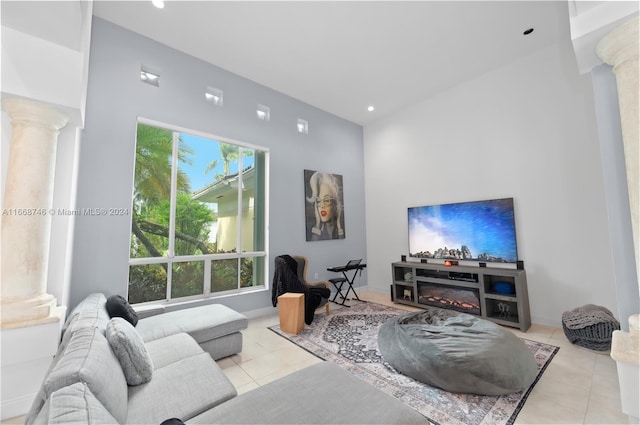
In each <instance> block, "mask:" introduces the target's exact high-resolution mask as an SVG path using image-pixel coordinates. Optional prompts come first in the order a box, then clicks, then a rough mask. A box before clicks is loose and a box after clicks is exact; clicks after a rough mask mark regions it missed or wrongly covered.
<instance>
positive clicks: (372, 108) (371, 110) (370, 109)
mask: <svg viewBox="0 0 640 425" xmlns="http://www.w3.org/2000/svg"><path fill="white" fill-rule="evenodd" d="M374 109H376V108H374V107H373V106H369V107H368V108H367V111H369V112H373V110H374Z"/></svg>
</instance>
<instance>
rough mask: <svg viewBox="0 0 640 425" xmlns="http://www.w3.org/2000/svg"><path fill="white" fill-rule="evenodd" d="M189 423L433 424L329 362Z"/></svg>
mask: <svg viewBox="0 0 640 425" xmlns="http://www.w3.org/2000/svg"><path fill="white" fill-rule="evenodd" d="M320 394H321V395H322V396H319V395H320ZM345 400H349V402H345ZM360 400H362V401H363V402H362V403H361V402H359V401H360ZM186 422H187V423H188V424H429V421H428V420H427V418H425V417H424V416H422V415H421V414H419V413H418V412H417V411H415V410H413V409H412V408H410V407H408V406H406V405H405V404H404V403H402V402H401V401H399V400H396V399H395V398H393V397H391V396H390V395H387V394H385V393H383V392H382V391H380V390H378V389H377V388H375V387H373V386H372V385H369V384H367V383H366V382H364V381H362V380H361V379H360V378H358V377H356V376H354V375H352V374H350V373H349V372H346V371H345V370H343V369H342V368H340V366H337V365H335V364H333V363H329V362H322V363H318V364H315V365H313V366H309V367H307V368H305V369H302V370H300V371H298V372H294V373H292V374H290V375H287V376H285V377H284V378H281V379H278V380H276V381H273V382H270V383H268V384H266V385H264V386H262V387H259V388H256V389H254V390H251V391H249V392H246V393H244V394H241V395H240V396H238V397H236V398H234V399H233V400H229V401H227V402H226V403H224V404H222V405H220V406H217V407H216V408H215V409H211V410H208V411H206V412H204V413H202V414H201V415H199V416H197V417H195V418H192V419H190V420H187V421H186Z"/></svg>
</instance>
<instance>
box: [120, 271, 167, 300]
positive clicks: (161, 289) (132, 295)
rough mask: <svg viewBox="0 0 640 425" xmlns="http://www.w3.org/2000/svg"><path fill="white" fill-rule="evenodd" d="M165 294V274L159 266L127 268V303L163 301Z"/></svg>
mask: <svg viewBox="0 0 640 425" xmlns="http://www.w3.org/2000/svg"><path fill="white" fill-rule="evenodd" d="M166 293H167V272H166V271H165V270H164V268H163V267H162V266H161V265H158V264H151V265H144V266H131V267H129V303H131V304H137V303H142V302H147V301H156V300H163V299H165V298H166Z"/></svg>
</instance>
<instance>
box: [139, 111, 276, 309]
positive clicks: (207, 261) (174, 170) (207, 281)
mask: <svg viewBox="0 0 640 425" xmlns="http://www.w3.org/2000/svg"><path fill="white" fill-rule="evenodd" d="M140 124H142V125H146V126H151V127H157V128H161V129H164V130H167V131H171V132H172V154H171V158H172V164H171V193H170V199H169V202H170V214H169V237H168V246H169V248H168V250H167V251H168V252H167V256H164V257H144V258H131V255H130V254H129V261H128V268H129V273H130V270H131V266H137V265H153V264H166V265H167V287H166V292H165V298H163V299H159V300H152V301H144V302H140V303H136V304H133V305H137V306H147V305H158V304H180V303H185V302H192V301H200V300H206V299H216V298H223V297H228V296H233V295H242V294H246V293H252V292H258V291H265V290H268V289H269V279H268V276H269V181H270V180H269V174H270V173H269V171H270V168H269V164H270V152H269V148H266V147H264V146H259V145H254V144H251V143H246V142H242V141H239V140H235V139H230V138H228V137H221V136H216V135H214V134H210V133H206V132H202V131H198V130H192V129H187V128H184V127H181V126H178V125H174V124H167V123H164V122H161V121H156V120H152V119H148V118H144V117H138V118H137V120H136V126H135V127H136V134H137V129H138V125H140ZM179 134H189V135H191V136H195V137H199V138H204V139H209V140H211V141H214V142H219V143H225V144H231V145H234V146H237V147H239V148H241V149H250V150H254V151H260V152H261V153H263V154H264V176H263V179H264V207H263V208H262V210H263V220H264V222H263V227H264V229H263V232H264V234H263V236H262V237H263V238H264V249H263V250H258V251H245V252H228V253H219V254H217V253H212V254H198V255H175V239H176V238H175V227H176V223H175V220H176V213H175V211H176V204H177V196H178V191H177V174H178V166H177V163H178V145H179V143H178V140H177V139H178V137H179ZM134 140H135V144H134V154H133V179H132V182H131V188H132V196H131V203H132V207H133V203H134V197H133V191H134V190H135V166H136V155H137V143H138V141H137V135H136V136H134ZM242 156H243V155H239V156H238V170H239V171H238V181H239V184H238V193H237V195H238V197H237V202H238V217H242V201H243V196H242V190H241V188H242V179H243V176H244V173H243V172H241V171H240V170H243V165H242ZM254 204H255V198H254ZM254 208H255V206H254ZM254 211H255V209H254ZM254 214H255V212H254ZM132 225H133V214H131V220H130V222H129V239H130V238H131V236H132V230H131V229H132ZM236 226H237V228H236V237H237V243H236V246H237V247H240V248H242V247H243V246H242V220H237V224H236ZM256 236H257V235H254V240H255V238H256ZM130 244H131V242H129V246H128V247H127V248H128V249H129V250H130V249H131V248H130ZM245 258H263V259H264V265H263V277H264V283H263V284H259V285H255V286H250V287H245V288H242V287H240V274H241V271H242V267H240V265H241V263H242V260H243V259H245ZM228 259H235V260H238V265H239V267H238V272H237V279H236V283H237V286H236V288H235V289H230V290H226V291H218V292H211V265H212V262H213V261H216V260H228ZM189 261H203V262H204V276H203V282H202V285H203V288H202V289H203V291H202V293H201V294H197V295H190V296H184V297H179V298H172V297H171V289H172V273H173V265H174V264H175V263H184V262H189ZM129 273H128V274H127V275H129ZM127 280H128V279H127ZM128 297H129V282H127V299H128Z"/></svg>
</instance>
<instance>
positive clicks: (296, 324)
mask: <svg viewBox="0 0 640 425" xmlns="http://www.w3.org/2000/svg"><path fill="white" fill-rule="evenodd" d="M278 315H279V317H280V330H282V331H284V332H288V333H292V334H295V335H297V334H299V333H300V332H301V331H302V330H303V329H304V294H294V293H291V292H287V293H286V294H282V295H280V296H279V297H278Z"/></svg>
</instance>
